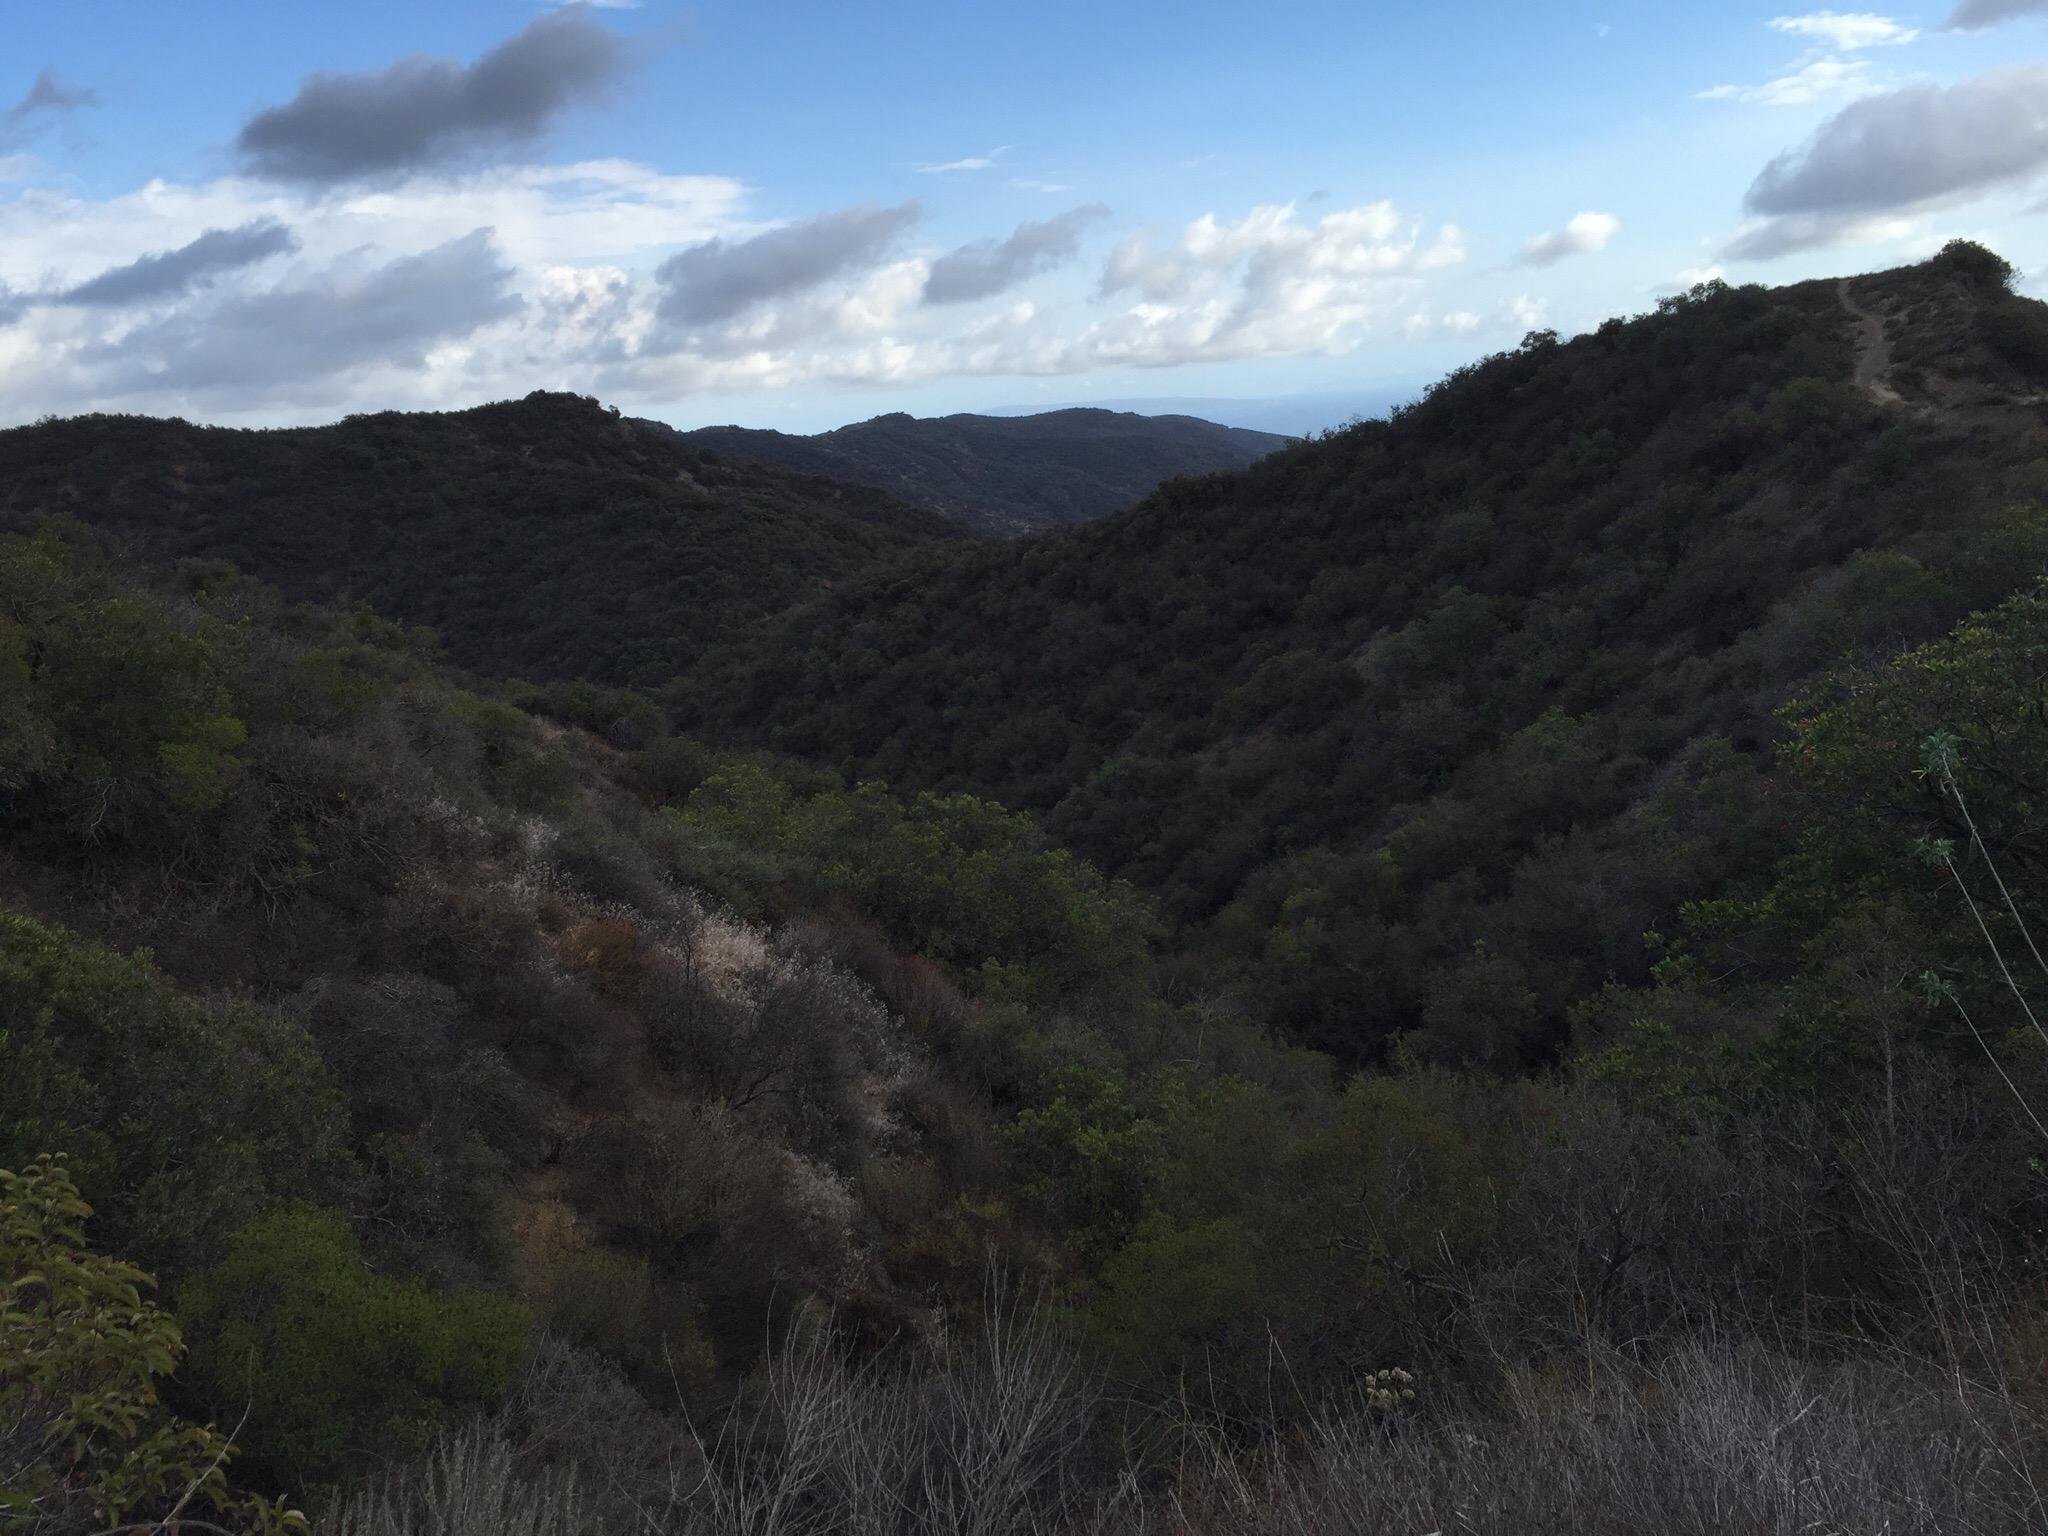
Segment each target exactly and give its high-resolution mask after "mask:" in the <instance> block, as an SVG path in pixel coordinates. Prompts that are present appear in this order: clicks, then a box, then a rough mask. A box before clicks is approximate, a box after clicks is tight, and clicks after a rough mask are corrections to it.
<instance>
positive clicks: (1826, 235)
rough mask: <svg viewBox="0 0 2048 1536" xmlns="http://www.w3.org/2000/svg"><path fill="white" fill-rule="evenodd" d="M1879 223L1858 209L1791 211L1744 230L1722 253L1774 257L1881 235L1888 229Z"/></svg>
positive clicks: (1738, 258) (1757, 258)
mask: <svg viewBox="0 0 2048 1536" xmlns="http://www.w3.org/2000/svg"><path fill="white" fill-rule="evenodd" d="M1879 223H1881V221H1875V220H1872V219H1869V218H1867V217H1865V216H1864V215H1862V214H1855V213H1788V214H1784V215H1782V216H1780V217H1778V218H1775V219H1762V220H1759V221H1758V222H1757V223H1755V224H1753V225H1751V226H1749V227H1748V228H1746V229H1744V230H1742V231H1740V232H1739V233H1738V234H1737V235H1736V236H1735V237H1734V238H1733V239H1732V240H1730V241H1729V242H1728V243H1727V244H1726V245H1724V246H1722V247H1721V251H1720V255H1721V259H1722V260H1724V261H1771V260H1774V259H1776V258H1777V257H1779V256H1789V255H1791V254H1792V253H1793V252H1794V251H1810V250H1815V249H1817V248H1819V247H1821V246H1828V245H1840V244H1841V243H1842V242H1843V241H1845V240H1851V239H1854V238H1855V237H1856V236H1857V235H1859V234H1871V235H1875V236H1878V237H1880V238H1881V237H1882V235H1883V233H1884V231H1883V230H1882V229H1880V228H1873V225H1875V224H1879Z"/></svg>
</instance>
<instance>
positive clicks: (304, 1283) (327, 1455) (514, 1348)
mask: <svg viewBox="0 0 2048 1536" xmlns="http://www.w3.org/2000/svg"><path fill="white" fill-rule="evenodd" d="M178 1312H179V1315H180V1317H181V1318H182V1319H183V1320H184V1322H185V1326H186V1330H187V1333H188V1335H189V1337H190V1339H191V1344H192V1358H191V1368H190V1373H189V1384H190V1386H191V1388H192V1390H193V1391H194V1393H195V1394H196V1395H197V1397H198V1398H199V1400H200V1401H202V1402H204V1403H205V1404H207V1406H208V1407H209V1408H210V1409H211V1411H213V1412H214V1413H216V1414H217V1415H220V1416H222V1417H225V1418H233V1417H236V1416H239V1415H240V1414H242V1413H243V1412H245V1411H246V1413H247V1428H246V1429H245V1431H244V1432H243V1437H242V1439H243V1446H244V1448H245V1450H246V1452H247V1455H248V1457H249V1461H250V1464H251V1465H252V1466H254V1467H256V1468H258V1469H260V1470H261V1471H262V1472H263V1473H264V1474H265V1475H267V1476H269V1477H271V1478H276V1479H283V1478H287V1477H288V1478H290V1479H292V1480H294V1481H296V1482H298V1483H299V1484H300V1485H302V1486H303V1485H305V1484H307V1483H312V1482H320V1481H324V1480H326V1479H328V1478H331V1477H333V1476H334V1475H335V1474H336V1473H337V1472H339V1471H340V1470H341V1469H342V1468H343V1467H344V1466H345V1465H346V1464H347V1462H348V1460H349V1458H350V1457H351V1456H352V1455H357V1454H362V1453H365V1452H370V1451H376V1450H383V1449H400V1450H417V1449H420V1448H422V1447H423V1446H424V1445H425V1443H426V1442H427V1441H428V1440H429V1439H430V1438H431V1437H432V1435H433V1434H434V1433H435V1432H436V1431H437V1430H439V1429H441V1428H442V1427H444V1426H446V1425H448V1424H450V1423H452V1422H454V1421H456V1420H457V1419H459V1418H460V1417H461V1416H463V1415H464V1414H467V1413H471V1412H474V1411H476V1410H479V1409H483V1408H488V1407H490V1406H492V1405H493V1404H495V1403H496V1402H497V1401H498V1400H499V1399H500V1398H501V1397H503V1395H504V1394H505V1392H506V1390H507V1389H508V1388H509V1386H510V1385H511V1383H512V1380H513V1376H514V1373H515V1372H516V1371H517V1370H518V1368H519V1363H520V1360H521V1358H522V1356H523V1354H524V1352H525V1348H526V1313H525V1311H524V1310H523V1309H522V1308H521V1307H520V1306H519V1305H518V1304H517V1303H515V1302H512V1301H509V1300H506V1299H505V1298H503V1297H498V1296H491V1295H486V1294H484V1293H482V1292H477V1291H455V1292H449V1293H445V1294H435V1293H433V1292H430V1291H429V1290H427V1288H426V1287H425V1286H423V1285H420V1284H419V1283H418V1282H416V1281H410V1280H398V1279H390V1278H386V1277H384V1276H381V1275H376V1274H373V1273H372V1272H371V1271H370V1270H369V1269H368V1268H367V1267H366V1266H365V1265H364V1264H363V1260H362V1252H361V1249H360V1248H359V1246H358V1244H357V1242H356V1238H355V1234H354V1233H353V1232H351V1231H350V1230H349V1228H348V1225H347V1223H346V1222H344V1221H343V1220H342V1219H341V1218H340V1217H339V1216H336V1215H334V1214H332V1213H331V1212H327V1211H321V1210H316V1209H314V1208H312V1207H310V1206H292V1207H287V1208H285V1209H282V1210H279V1211H276V1212H273V1213H272V1214H270V1215H268V1216H265V1217H261V1218H259V1219H258V1220H256V1221H254V1222H252V1223H250V1224H249V1225H248V1226H246V1227H244V1228H243V1229H242V1230H241V1231H240V1232H238V1233H236V1234H235V1237H234V1239H233V1241H232V1242H231V1243H230V1244H229V1248H228V1254H227V1257H226V1258H224V1259H223V1260H222V1261H221V1262H220V1263H219V1264H218V1265H216V1266H214V1267H213V1268H211V1269H209V1270H207V1271H205V1272H204V1273H202V1274H200V1275H198V1276H197V1277H195V1278H194V1279H193V1280H192V1281H191V1282H189V1283H188V1284H187V1285H186V1286H185V1287H184V1288H183V1289H182V1290H181V1292H180V1294H179V1297H178Z"/></svg>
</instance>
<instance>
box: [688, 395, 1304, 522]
mask: <svg viewBox="0 0 2048 1536" xmlns="http://www.w3.org/2000/svg"><path fill="white" fill-rule="evenodd" d="M682 436H683V439H684V441H686V442H689V443H692V444H694V445H696V446H698V447H701V448H709V449H712V450H713V451H715V452H718V453H721V454H725V455H728V456H729V457H731V458H735V459H751V460H755V461H757V462H759V463H763V464H779V465H781V466H783V467H784V468H787V469H795V470H801V471H803V472H804V473H805V474H811V475H826V476H829V477H831V478H832V479H834V480H846V481H851V482H854V483H856V484H860V485H874V486H880V487H881V488H882V489H883V490H886V491H888V492H889V493H890V494H891V495H893V496H897V497H900V498H901V499H902V500H904V501H907V502H911V503H913V504H915V505H917V506H921V507H931V508H933V509H935V510H937V511H940V512H944V513H946V514H948V515H949V516H952V517H957V518H959V519H960V520H961V521H963V522H965V523H967V524H968V525H969V526H971V527H974V528H978V529H981V530H982V531H983V532H986V533H1018V532H1023V531H1025V530H1028V529H1033V528H1057V527H1063V526H1065V525H1068V524H1071V523H1085V522H1090V521H1092V520H1094V519H1095V518H1098V517H1101V516H1103V515H1104V514H1106V513H1110V512H1114V511H1116V510H1118V509H1119V508H1122V507H1127V506H1129V505H1130V504H1131V503H1132V502H1134V501H1136V500H1137V499H1138V498H1139V497H1141V496H1144V495H1145V494H1146V493H1148V492H1149V491H1151V490H1152V489H1153V488H1154V487H1155V486H1157V485H1158V484H1159V483H1160V482H1161V481H1162V480H1170V479H1172V478H1173V477H1174V476H1176V475H1199V474H1208V473H1211V472H1213V471H1215V470H1219V469H1241V468H1243V467H1244V466H1245V465H1247V464H1250V463H1252V462H1254V461H1255V460H1257V459H1261V458H1264V457H1265V456H1266V455H1267V454H1269V453H1271V452H1273V451H1274V450H1275V449H1278V448H1282V447H1285V446H1286V444H1287V441H1288V440H1287V439H1286V438H1284V437H1279V436H1276V435H1275V434H1273V433H1270V432H1253V431H1250V430H1248V429H1246V428H1243V427H1223V426H1218V425H1217V424H1216V423H1215V422H1212V421H1200V420H1197V419H1196V418H1194V417H1192V416H1135V415H1132V414H1131V413H1129V412H1127V411H1098V410H1086V409H1075V410H1065V411H1046V412H1043V413H1040V414H1038V415H1032V416H970V415H959V416H936V417H929V418H925V419H922V420H920V419H919V418H917V417H914V416H907V415H905V414H903V413H902V412H900V411H898V412H895V413H893V414H891V415H888V416H877V417H875V418H874V420H872V421H863V422H857V423H855V424H854V425H852V426H848V427H840V428H838V429H837V430H836V431H832V432H820V433H818V434H817V435H816V436H813V437H793V436H791V435H789V434H787V433H783V432H764V431H755V430H752V429H749V428H746V427H703V428H700V429H698V430H697V431H694V432H686V433H683V434H682Z"/></svg>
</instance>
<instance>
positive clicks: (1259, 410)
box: [988, 383, 1425, 437]
mask: <svg viewBox="0 0 2048 1536" xmlns="http://www.w3.org/2000/svg"><path fill="white" fill-rule="evenodd" d="M1424 387H1425V386H1424V385H1423V384H1422V383H1415V384H1389V385H1381V386H1379V387H1376V388H1372V389H1345V390H1328V391H1322V392H1318V393H1308V394H1292V395H1257V396H1251V397H1235V396H1224V395H1162V396H1156V397H1151V396H1147V397H1136V398H1132V399H1128V400H1091V401H1089V402H1087V404H1086V405H1085V406H1084V405H1083V404H1082V403H1081V402H1079V401H1061V402H1059V403H1058V404H1052V405H1019V406H1003V407H998V408H996V409H994V410H991V411H990V412H989V413H988V414H989V415H991V416H1036V415H1041V414H1043V413H1045V412H1048V411H1065V410H1083V409H1087V410H1101V411H1131V412H1135V413H1136V414H1137V415H1140V416H1194V417H1198V418H1200V419H1201V420H1203V421H1213V422H1219V423H1222V424H1223V425H1225V426H1232V427H1245V428H1248V429H1250V430H1252V431H1255V432H1272V433H1277V434H1278V435H1280V436H1282V437H1313V436H1314V435H1315V434H1316V433H1318V432H1327V431H1329V430H1331V429H1332V428H1335V427H1342V426H1346V425H1348V424H1349V423H1351V422H1354V421H1370V420H1372V419H1373V418H1374V417H1377V416H1385V415H1386V414H1387V413H1388V412H1389V411H1391V410H1393V409H1394V408H1395V407H1396V406H1399V405H1405V404H1407V402H1409V401H1410V400H1415V399H1419V398H1420V397H1421V395H1422V392H1423V389H1424Z"/></svg>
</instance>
